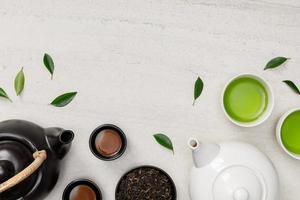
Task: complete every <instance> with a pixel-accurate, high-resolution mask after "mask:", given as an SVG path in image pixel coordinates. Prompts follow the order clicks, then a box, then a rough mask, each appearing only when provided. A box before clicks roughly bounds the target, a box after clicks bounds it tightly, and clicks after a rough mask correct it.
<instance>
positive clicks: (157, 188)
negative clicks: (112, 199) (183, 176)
mask: <svg viewBox="0 0 300 200" xmlns="http://www.w3.org/2000/svg"><path fill="white" fill-rule="evenodd" d="M175 199H176V191H175V188H174V185H173V182H172V180H170V178H169V177H168V176H167V175H166V174H165V173H164V172H163V171H161V170H159V169H156V168H152V167H141V168H137V169H134V170H132V171H130V172H129V173H128V174H126V175H125V176H123V177H122V179H121V180H120V182H119V185H118V188H117V193H116V200H175Z"/></svg>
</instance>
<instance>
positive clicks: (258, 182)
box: [213, 165, 267, 200]
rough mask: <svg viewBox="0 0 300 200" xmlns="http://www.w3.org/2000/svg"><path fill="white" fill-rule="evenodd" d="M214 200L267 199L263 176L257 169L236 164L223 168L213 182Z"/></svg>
mask: <svg viewBox="0 0 300 200" xmlns="http://www.w3.org/2000/svg"><path fill="white" fill-rule="evenodd" d="M213 196H214V200H265V199H266V196H267V191H266V185H265V182H264V179H263V177H262V176H261V175H260V174H258V173H257V172H256V171H254V170H252V169H250V168H248V167H246V166H240V165H235V166H231V167H227V168H225V169H224V170H222V171H221V172H220V173H219V174H218V176H217V178H216V179H215V181H214V184H213Z"/></svg>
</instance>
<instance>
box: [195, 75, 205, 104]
mask: <svg viewBox="0 0 300 200" xmlns="http://www.w3.org/2000/svg"><path fill="white" fill-rule="evenodd" d="M203 85H204V84H203V81H202V80H201V78H200V77H199V76H198V78H197V80H196V81H195V86H194V102H193V105H194V104H195V101H196V99H197V98H198V97H199V96H200V95H201V93H202V90H203Z"/></svg>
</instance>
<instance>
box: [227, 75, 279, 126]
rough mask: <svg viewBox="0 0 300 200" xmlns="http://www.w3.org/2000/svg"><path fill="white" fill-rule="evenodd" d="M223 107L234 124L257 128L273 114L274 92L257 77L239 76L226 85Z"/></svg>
mask: <svg viewBox="0 0 300 200" xmlns="http://www.w3.org/2000/svg"><path fill="white" fill-rule="evenodd" d="M222 107H223V110H224V112H225V114H226V116H227V117H228V119H229V120H230V121H232V122H233V123H234V124H236V125H239V126H242V127H253V126H257V125H259V124H261V123H263V122H264V121H265V120H266V119H267V118H268V117H269V116H270V115H271V113H272V110H273V107H274V96H273V92H272V90H271V87H270V86H269V84H268V83H267V82H266V81H265V80H264V79H263V78H261V77H259V76H257V75H254V74H242V75H238V76H235V77H233V78H232V79H231V80H230V81H229V82H228V83H227V84H226V86H225V88H224V91H223V95H222Z"/></svg>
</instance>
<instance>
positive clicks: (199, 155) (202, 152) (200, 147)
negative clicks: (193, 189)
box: [188, 138, 220, 168]
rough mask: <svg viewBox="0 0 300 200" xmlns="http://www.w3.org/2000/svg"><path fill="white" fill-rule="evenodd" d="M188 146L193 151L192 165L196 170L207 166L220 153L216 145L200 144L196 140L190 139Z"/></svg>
mask: <svg viewBox="0 0 300 200" xmlns="http://www.w3.org/2000/svg"><path fill="white" fill-rule="evenodd" d="M188 146H189V147H190V149H191V150H192V151H193V160H194V165H195V167H197V168H200V167H204V166H205V165H208V164H209V163H210V162H211V161H213V160H214V159H215V158H216V157H217V155H218V154H219V152H220V146H219V145H218V144H202V143H200V142H199V141H198V140H197V139H196V138H190V139H189V141H188Z"/></svg>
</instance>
